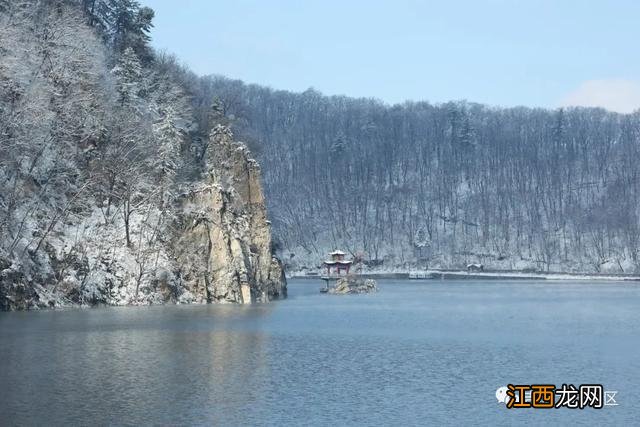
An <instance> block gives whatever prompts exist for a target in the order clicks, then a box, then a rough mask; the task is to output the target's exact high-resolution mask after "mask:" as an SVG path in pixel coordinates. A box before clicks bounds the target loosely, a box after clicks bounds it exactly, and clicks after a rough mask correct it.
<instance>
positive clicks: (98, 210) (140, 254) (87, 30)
mask: <svg viewBox="0 0 640 427" xmlns="http://www.w3.org/2000/svg"><path fill="white" fill-rule="evenodd" d="M153 17H154V12H153V10H151V9H150V8H147V7H143V6H141V5H140V3H138V2H137V1H135V0H16V1H10V2H9V1H3V0H0V309H14V308H16V309H20V308H32V307H42V306H57V305H60V304H99V303H107V304H130V303H134V304H137V303H152V302H167V301H174V302H175V301H182V302H192V301H196V302H197V301H199V300H204V301H207V302H212V301H214V300H224V301H233V302H238V301H242V300H245V301H244V302H246V300H247V299H248V298H249V296H250V297H251V299H254V296H255V299H261V300H265V299H268V298H269V297H271V296H278V295H279V294H280V293H282V292H283V291H282V289H280V288H279V286H280V285H281V284H282V283H281V282H280V277H271V276H270V274H271V273H274V274H277V272H278V268H279V267H278V266H277V265H275V264H274V265H272V257H271V240H270V231H269V229H268V222H266V217H265V215H264V207H263V206H260V205H263V203H262V201H261V200H260V199H259V198H257V196H256V195H261V190H260V189H259V188H254V189H253V193H252V199H251V200H249V199H248V198H247V197H245V196H244V194H242V193H243V192H242V188H244V187H245V186H249V185H252V186H254V187H256V186H259V185H260V183H259V176H258V173H256V172H254V170H255V169H256V168H257V166H254V163H255V162H254V161H253V160H252V159H251V158H250V157H249V154H248V152H247V151H246V150H244V148H243V147H244V146H242V145H240V144H237V143H236V142H234V141H233V140H232V139H233V136H232V133H231V131H230V130H229V128H228V121H227V120H226V119H225V118H224V116H223V115H222V112H221V111H220V109H219V107H218V106H217V104H216V103H214V102H213V100H209V102H208V107H207V109H206V110H207V111H206V112H205V113H203V114H204V115H203V116H198V115H197V113H198V114H199V113H200V111H199V110H198V109H196V108H194V106H193V100H194V94H193V93H190V91H191V90H193V89H194V88H197V86H198V83H199V79H198V78H197V76H195V75H194V74H192V73H190V72H189V71H188V70H186V69H184V68H183V67H181V66H179V65H178V64H177V61H176V59H175V58H173V57H171V56H169V55H164V54H162V53H158V52H155V51H154V50H153V49H152V48H151V46H150V43H149V41H150V32H151V29H152V21H153ZM224 156H227V157H228V158H224V159H222V158H221V157H224ZM229 165H232V166H233V167H234V168H235V170H231V169H230V166H229ZM236 170H245V171H246V172H247V175H251V176H248V177H247V178H246V179H245V178H243V177H240V178H238V177H235V176H234V173H236ZM194 192H196V193H197V194H200V195H202V194H210V195H211V196H210V197H209V198H208V199H206V198H204V197H203V196H197V195H196V193H194ZM229 206H231V207H232V208H233V209H231V208H229ZM212 218H213V219H212ZM214 220H215V221H216V223H215V224H214V223H212V221H214ZM202 224H204V226H206V229H207V232H208V233H209V234H210V235H212V236H213V235H216V236H218V237H219V240H220V241H219V242H211V241H210V240H209V238H208V237H207V236H206V235H203V233H202V232H200V230H199V228H198V227H200V228H202V226H203V225H202ZM186 236H190V237H189V238H187V237H186ZM205 237H206V239H205ZM199 245H200V246H204V248H203V247H200V246H199ZM207 245H208V249H207ZM225 245H226V247H225ZM263 246H264V247H263ZM219 247H220V248H222V249H221V250H224V251H225V253H224V254H217V253H215V250H216V248H219ZM227 247H228V248H227ZM185 248H190V249H191V250H192V253H185V250H186V249H185ZM249 250H250V254H248V253H247V252H249ZM201 258H202V259H201ZM183 259H188V260H190V261H189V262H186V261H183ZM214 261H215V262H214ZM274 262H275V261H274ZM223 275H225V276H224V277H222V276H223ZM213 278H218V280H216V283H213V281H214V280H213ZM254 278H255V280H254ZM205 282H206V283H205ZM240 282H243V283H245V284H247V285H251V295H249V294H245V295H244V296H242V297H241V296H240V291H239V286H240ZM258 282H259V283H258ZM203 283H204V284H203ZM265 286H266V287H268V289H267V288H265ZM254 294H255V295H254Z"/></svg>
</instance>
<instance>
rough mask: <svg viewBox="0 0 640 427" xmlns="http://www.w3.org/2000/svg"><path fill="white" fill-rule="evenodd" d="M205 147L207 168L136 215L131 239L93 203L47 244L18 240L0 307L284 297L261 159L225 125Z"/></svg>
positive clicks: (3, 263) (0, 268)
mask: <svg viewBox="0 0 640 427" xmlns="http://www.w3.org/2000/svg"><path fill="white" fill-rule="evenodd" d="M208 152H209V153H210V155H209V160H208V162H207V171H206V173H205V174H204V176H203V177H202V178H201V179H200V180H198V181H196V182H193V183H190V184H189V185H186V186H183V187H182V188H181V191H180V192H179V194H178V195H176V196H175V197H173V199H172V202H171V203H169V204H168V206H164V207H162V208H159V207H152V208H151V207H150V208H147V209H140V210H139V211H134V212H133V213H132V218H131V219H130V221H131V222H132V225H131V236H130V240H131V241H132V244H131V245H130V246H128V245H127V244H126V241H125V240H124V237H123V233H122V228H123V223H122V218H121V217H120V216H118V215H115V216H113V217H112V218H110V222H109V223H107V224H106V223H105V221H104V219H103V218H102V216H103V215H102V213H101V212H102V211H101V210H100V209H97V208H94V209H92V210H89V209H87V210H86V211H85V212H84V214H83V215H82V216H78V217H75V220H71V219H69V220H67V221H65V223H64V224H61V225H60V226H59V227H56V231H55V233H51V235H50V236H49V237H47V239H45V240H43V244H42V249H40V250H34V248H33V245H32V244H29V242H28V241H24V242H23V241H17V242H16V244H15V245H14V246H15V247H14V248H13V251H12V255H13V256H11V255H10V254H9V253H7V252H2V253H0V309H2V310H25V309H37V308H49V307H62V306H70V305H98V304H106V305H139V304H162V303H210V302H230V303H244V304H247V303H251V302H267V301H270V300H272V299H274V298H282V297H286V294H287V287H286V279H285V276H284V272H283V269H282V265H281V263H280V261H279V260H278V259H277V258H275V257H274V256H273V254H272V250H271V229H270V222H269V221H268V219H267V212H266V207H265V200H264V196H263V192H262V186H261V182H260V168H259V165H258V163H257V162H256V161H255V160H253V159H252V158H251V157H250V154H249V152H248V150H247V148H246V147H245V146H244V144H242V143H238V142H234V141H233V138H232V135H231V132H230V131H229V130H228V128H226V127H224V126H218V127H216V128H215V129H214V130H213V131H212V134H211V140H210V141H209V147H208ZM34 233H35V234H36V235H37V234H38V230H34Z"/></svg>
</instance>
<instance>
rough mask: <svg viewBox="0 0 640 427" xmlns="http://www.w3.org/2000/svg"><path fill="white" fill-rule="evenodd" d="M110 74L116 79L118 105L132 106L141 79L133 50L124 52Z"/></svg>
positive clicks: (138, 62) (140, 71)
mask: <svg viewBox="0 0 640 427" xmlns="http://www.w3.org/2000/svg"><path fill="white" fill-rule="evenodd" d="M112 73H113V75H114V76H115V77H116V81H117V88H116V89H117V91H118V101H119V102H120V105H122V106H125V105H130V104H132V103H133V102H134V101H135V100H136V99H137V98H138V93H139V88H140V82H141V79H142V66H141V65H140V60H139V59H138V57H137V55H136V54H135V52H134V51H133V49H131V48H128V49H126V50H125V51H124V53H123V54H122V56H121V57H120V60H119V61H118V65H116V66H115V67H114V68H113V70H112Z"/></svg>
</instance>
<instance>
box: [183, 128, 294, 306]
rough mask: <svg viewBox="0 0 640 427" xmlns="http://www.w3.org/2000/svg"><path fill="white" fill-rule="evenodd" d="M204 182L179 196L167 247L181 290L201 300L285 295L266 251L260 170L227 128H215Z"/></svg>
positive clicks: (267, 224)
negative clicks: (177, 270)
mask: <svg viewBox="0 0 640 427" xmlns="http://www.w3.org/2000/svg"><path fill="white" fill-rule="evenodd" d="M208 150H209V153H210V155H209V162H208V174H207V179H206V181H205V183H203V184H201V185H198V186H196V187H194V188H192V189H191V190H190V191H189V192H187V193H186V194H184V195H183V196H182V197H181V198H180V200H179V203H180V205H181V207H180V209H179V211H180V212H181V213H182V214H181V215H180V217H179V219H178V223H177V227H176V228H177V233H175V240H174V242H173V243H172V245H171V246H172V248H173V251H174V254H175V258H176V260H177V263H178V265H179V266H180V270H181V272H182V274H183V281H184V284H185V287H186V288H187V289H188V290H189V291H190V292H191V293H193V294H194V295H197V296H198V298H200V299H202V298H206V301H208V302H212V301H225V302H241V303H245V304H246V303H249V302H252V301H262V302H266V301H269V300H271V299H273V298H278V297H282V296H286V292H287V288H286V279H285V277H284V272H283V269H282V266H281V263H280V261H279V260H278V259H277V258H275V257H274V256H273V254H272V252H271V230H270V222H269V221H268V220H267V212H266V207H265V200H264V195H263V192H262V186H261V183H260V168H259V166H258V163H257V162H256V161H255V160H253V159H252V158H251V157H250V156H249V153H248V150H247V148H246V146H244V144H242V143H238V142H234V141H233V137H232V134H231V132H230V130H229V129H228V128H227V127H225V126H217V127H216V128H214V130H213V131H212V135H211V141H210V145H209V149H208Z"/></svg>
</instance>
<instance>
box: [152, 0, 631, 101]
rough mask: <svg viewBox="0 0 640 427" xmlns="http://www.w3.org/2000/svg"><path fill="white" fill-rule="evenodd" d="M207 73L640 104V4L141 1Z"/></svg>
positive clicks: (502, 97)
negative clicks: (151, 9) (154, 12)
mask: <svg viewBox="0 0 640 427" xmlns="http://www.w3.org/2000/svg"><path fill="white" fill-rule="evenodd" d="M140 1H141V3H143V4H145V5H148V6H150V7H152V8H153V9H154V10H155V11H156V19H155V29H154V31H153V44H154V46H156V47H157V48H159V49H164V50H167V51H169V52H172V53H175V54H176V55H177V56H178V57H179V58H180V59H181V60H182V61H183V62H184V63H186V64H187V65H189V66H190V67H191V68H192V69H193V70H194V71H195V72H197V73H198V74H222V75H226V76H229V77H233V78H239V79H242V80H245V81H246V82H251V83H259V84H263V85H267V86H271V87H273V88H276V89H288V90H293V91H303V90H305V89H307V88H309V87H314V88H316V89H318V90H320V91H321V92H323V93H325V94H328V95H333V94H344V95H349V96H358V97H359V96H364V97H376V98H380V99H382V100H384V101H386V102H389V103H395V102H402V101H404V100H408V99H412V100H427V101H430V102H435V103H437V102H445V101H449V100H460V99H466V100H469V101H474V102H482V103H486V104H490V105H498V106H515V105H527V106H542V107H558V106H562V105H600V106H604V107H606V108H609V109H612V110H616V111H623V112H627V111H632V110H635V109H637V108H638V107H640V44H639V41H640V21H639V20H638V19H639V17H640V1H631V0H628V1H623V0H610V1H589V0H583V1H578V0H556V1H551V0H538V1H533V0H519V1H517V0H484V1H482V0H476V1H472V0H466V1H462V0H440V1H415V0H395V1H391V0H388V1H376V0H369V1H360V0H352V1H348V0H342V1H336V0H322V1H312V0H307V1H301V0H300V1H295V0H227V1H211V0H208V1H207V0H181V1H175V0H140Z"/></svg>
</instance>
